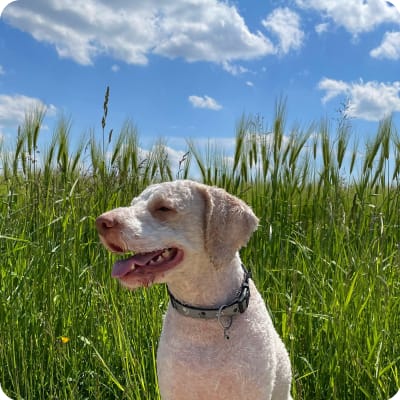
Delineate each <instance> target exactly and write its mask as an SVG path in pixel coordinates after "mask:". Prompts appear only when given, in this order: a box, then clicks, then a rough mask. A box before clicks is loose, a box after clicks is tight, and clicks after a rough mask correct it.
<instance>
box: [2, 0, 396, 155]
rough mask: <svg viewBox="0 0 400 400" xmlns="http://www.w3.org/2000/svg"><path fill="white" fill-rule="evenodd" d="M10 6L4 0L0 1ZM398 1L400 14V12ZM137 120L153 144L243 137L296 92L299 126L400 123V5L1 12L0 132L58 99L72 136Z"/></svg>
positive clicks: (156, 0) (118, 0)
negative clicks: (249, 120) (242, 128)
mask: <svg viewBox="0 0 400 400" xmlns="http://www.w3.org/2000/svg"><path fill="white" fill-rule="evenodd" d="M1 4H4V1H1V0H0V6H1ZM396 6H398V7H399V8H396ZM107 85H108V86H109V87H110V102H109V117H108V125H107V128H108V129H111V128H113V129H114V130H116V131H118V130H119V129H120V128H121V126H122V124H123V122H124V121H126V120H127V119H130V120H132V121H133V122H134V123H135V124H136V126H137V127H138V130H139V133H140V140H141V142H142V146H143V147H144V148H146V147H147V148H148V147H149V146H151V143H153V142H154V141H155V140H156V139H157V138H160V137H162V138H164V139H166V141H167V144H168V145H169V146H170V147H171V151H176V152H177V156H179V154H182V153H181V152H182V151H184V150H185V148H186V142H185V140H186V139H189V138H196V139H197V140H200V141H201V140H204V141H205V140H207V139H216V141H217V143H219V144H221V146H223V145H226V146H227V147H229V146H231V145H232V138H233V137H234V134H235V125H236V123H237V122H238V120H239V118H240V117H241V116H242V114H243V113H246V114H259V115H261V116H263V117H264V120H265V123H266V125H268V124H271V122H272V117H273V112H274V104H275V102H276V101H277V99H278V98H280V97H282V96H283V97H286V99H287V116H288V128H290V126H291V125H292V124H295V123H297V124H300V125H301V126H306V125H308V124H309V123H310V122H312V121H319V120H320V119H321V118H324V117H326V118H328V119H331V120H332V121H335V119H336V118H338V116H339V114H338V112H337V110H338V109H339V108H340V107H341V108H343V104H345V105H346V106H345V111H344V112H345V113H346V115H347V116H348V117H349V118H350V119H351V121H352V125H353V126H354V130H355V132H356V133H357V134H358V135H359V136H361V137H364V136H365V137H368V135H370V134H372V133H374V132H375V131H376V126H377V123H378V121H379V120H380V119H382V118H384V117H385V116H386V115H389V114H393V117H394V120H395V122H396V124H397V125H398V122H399V120H400V2H399V1H395V0H394V1H393V3H392V4H390V3H388V2H386V1H385V0H288V1H280V0H272V1H256V0H240V1H239V0H237V1H218V0H174V1H170V2H167V1H163V0H115V1H112V2H110V1H106V0H85V2H78V1H73V0H63V1H59V0H18V1H15V2H12V3H11V4H9V5H8V6H7V7H6V8H5V10H4V12H3V14H2V16H1V18H0V138H1V140H2V141H3V144H4V143H6V144H7V143H12V142H13V141H14V138H15V136H16V132H17V126H18V124H21V122H22V121H23V118H24V113H25V112H26V111H27V110H29V109H30V108H32V107H33V106H34V105H35V104H37V102H39V103H41V104H43V105H45V106H46V107H47V117H46V121H45V129H44V131H43V133H42V141H43V142H46V140H50V138H51V135H52V130H53V129H54V127H55V124H56V121H57V119H58V118H59V117H60V115H64V116H67V117H69V118H70V119H71V122H72V129H71V140H72V141H78V138H80V137H81V136H82V134H89V132H90V131H93V130H95V131H96V132H97V133H98V134H99V135H100V134H101V117H102V104H103V99H104V92H105V89H106V86H107Z"/></svg>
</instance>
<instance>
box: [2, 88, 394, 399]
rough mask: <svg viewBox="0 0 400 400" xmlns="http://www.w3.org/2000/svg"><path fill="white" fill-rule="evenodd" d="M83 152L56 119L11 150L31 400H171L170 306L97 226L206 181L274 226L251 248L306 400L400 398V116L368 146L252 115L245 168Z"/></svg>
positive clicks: (130, 138) (10, 242)
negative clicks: (159, 356)
mask: <svg viewBox="0 0 400 400" xmlns="http://www.w3.org/2000/svg"><path fill="white" fill-rule="evenodd" d="M103 111H104V115H103V119H102V121H101V130H100V131H99V134H98V135H97V136H96V135H95V134H94V133H91V134H90V135H88V137H87V138H86V139H83V140H82V142H81V143H80V144H79V145H78V146H76V144H75V145H74V146H72V144H71V139H70V137H71V124H70V122H69V120H68V119H66V118H63V117H60V119H59V120H58V122H57V124H56V126H55V127H54V135H53V139H52V141H51V142H50V143H49V144H48V145H47V146H44V148H39V146H38V142H39V137H40V135H41V132H42V128H43V127H42V125H43V118H44V110H40V109H37V110H33V111H32V112H30V113H28V114H27V115H26V119H25V122H24V123H23V124H22V125H21V127H20V129H19V130H18V135H17V137H16V139H15V143H13V144H12V145H9V144H6V143H4V142H3V144H2V147H1V148H0V157H1V159H0V165H1V170H0V254H1V258H2V260H1V262H0V383H1V385H2V387H3V389H4V391H5V392H6V393H7V394H8V395H9V396H10V397H11V398H13V399H16V400H17V399H18V400H20V399H21V400H22V399H24V400H31V399H32V400H42V399H43V400H49V399H59V400H64V399H77V400H83V399H131V400H138V399H151V400H156V399H159V394H158V391H157V382H156V367H155V359H156V348H157V340H158V337H159V334H160V329H161V319H162V315H163V313H164V310H165V308H166V305H167V302H168V298H167V295H166V290H165V288H164V287H162V286H157V287H152V288H150V289H139V290H137V291H135V292H129V291H127V290H125V289H122V288H121V287H119V285H118V283H117V282H115V281H114V280H113V279H112V278H111V277H110V271H111V265H112V263H113V262H114V260H115V259H116V257H115V256H113V255H110V254H109V253H108V252H107V251H106V250H105V249H104V248H103V246H102V245H101V244H100V243H99V240H98V237H97V233H96V231H95V227H94V220H95V218H96V216H98V215H99V214H100V213H102V212H103V211H105V210H107V209H111V208H113V207H116V206H121V205H127V204H128V203H129V202H130V201H131V199H132V197H133V196H135V195H137V194H138V193H140V192H141V191H142V190H143V189H144V188H145V187H146V186H147V185H149V184H150V183H154V182H159V181H165V180H171V179H176V178H179V179H182V178H188V177H193V176H194V177H195V179H197V180H199V181H202V182H204V183H207V184H212V185H218V186H221V187H224V188H226V189H227V190H228V191H229V192H231V193H233V194H235V195H237V196H239V197H241V198H243V199H244V200H245V201H247V202H248V203H249V204H251V206H252V207H253V209H254V211H255V213H256V214H257V215H258V216H259V218H260V227H259V229H258V231H257V232H256V233H255V234H254V235H253V237H252V239H251V242H250V243H249V245H248V246H247V247H246V248H245V249H243V250H242V252H241V253H242V258H243V260H244V262H245V264H246V265H247V266H248V267H249V268H250V269H251V270H252V272H253V276H254V279H255V281H256V283H257V285H258V287H259V289H260V291H261V293H262V295H263V296H264V298H265V300H266V302H267V304H268V307H269V309H270V312H271V314H272V317H273V320H274V323H275V326H276V328H277V330H278V332H279V333H280V335H281V336H282V338H283V340H284V342H285V343H286V346H287V348H288V350H289V353H290V357H291V362H292V366H293V374H294V377H293V387H292V393H293V396H294V398H295V399H298V400H300V399H314V400H318V399H324V400H326V399H338V400H347V399H357V400H359V399H373V400H384V399H385V400H386V399H388V398H389V397H390V396H393V395H394V393H395V392H396V391H397V388H399V387H400V252H399V251H400V248H399V246H400V213H399V207H400V189H399V179H400V138H399V136H398V132H397V130H396V127H395V126H394V124H393V122H392V120H391V119H390V118H388V119H386V120H384V121H382V122H381V124H380V126H379V128H378V129H377V132H376V134H375V135H374V137H373V139H371V140H370V141H369V142H368V143H367V144H366V145H357V141H355V140H353V139H354V136H353V135H354V133H353V131H352V128H351V121H348V120H347V119H346V118H342V119H341V120H339V121H337V122H335V123H329V122H327V121H322V122H318V123H312V124H310V125H309V126H308V127H306V128H300V127H293V128H288V127H287V126H286V124H285V118H286V114H285V106H284V102H278V104H277V106H276V110H275V116H274V117H273V118H272V120H271V121H270V122H269V124H267V123H266V122H265V120H264V119H263V118H260V117H259V116H243V117H242V118H240V119H239V121H238V123H237V127H236V146H235V152H234V154H233V156H232V157H226V156H225V155H224V153H223V152H222V151H221V150H219V149H218V148H217V147H212V146H209V147H208V148H205V149H204V148H201V147H200V146H197V145H196V143H195V142H194V141H191V142H188V151H187V153H186V154H185V156H183V157H182V159H181V160H180V162H179V164H178V165H171V161H170V160H169V158H168V152H167V149H166V145H165V144H163V141H162V140H160V141H159V142H157V143H156V144H155V146H154V147H153V149H152V150H151V151H149V152H146V153H144V152H143V151H142V150H141V148H140V137H139V134H138V132H137V129H136V127H135V126H134V125H133V124H132V123H129V122H127V123H126V124H124V125H123V126H122V127H121V128H120V130H119V132H116V131H115V130H112V129H110V128H109V127H108V126H107V113H108V92H107V95H106V98H105V102H104V109H103Z"/></svg>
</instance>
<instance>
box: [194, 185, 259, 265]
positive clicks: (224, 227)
mask: <svg viewBox="0 0 400 400" xmlns="http://www.w3.org/2000/svg"><path fill="white" fill-rule="evenodd" d="M200 191H201V193H202V195H203V197H204V200H205V211H204V243H205V249H206V251H207V252H208V253H209V255H210V259H211V262H212V263H213V264H214V265H215V267H217V268H218V267H220V266H222V265H225V264H227V263H229V262H230V261H231V260H232V259H233V257H234V256H235V254H236V252H237V251H238V250H239V249H240V248H241V247H243V246H245V245H246V244H247V242H248V241H249V239H250V236H251V235H252V233H253V232H254V231H255V230H256V229H257V226H258V218H257V217H256V216H255V215H254V213H253V211H252V210H251V208H250V207H249V206H248V205H247V204H246V203H245V202H243V201H242V200H240V199H238V198H237V197H235V196H232V195H231V194H229V193H227V192H226V191H225V190H223V189H219V188H216V187H210V186H203V185H202V186H201V187H200Z"/></svg>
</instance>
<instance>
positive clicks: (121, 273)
mask: <svg viewBox="0 0 400 400" xmlns="http://www.w3.org/2000/svg"><path fill="white" fill-rule="evenodd" d="M182 259H183V251H182V250H180V249H178V248H176V247H169V248H164V249H160V250H155V251H150V252H145V253H136V254H134V255H133V256H131V257H129V258H127V259H124V260H119V261H117V262H116V263H115V264H114V266H113V269H112V272H111V276H112V277H113V278H117V279H120V280H127V279H129V280H132V279H138V280H143V279H145V280H148V281H153V280H154V278H155V276H156V275H159V274H162V273H164V272H166V271H168V270H170V269H172V268H174V267H175V266H176V265H177V264H179V263H180V262H181V261H182Z"/></svg>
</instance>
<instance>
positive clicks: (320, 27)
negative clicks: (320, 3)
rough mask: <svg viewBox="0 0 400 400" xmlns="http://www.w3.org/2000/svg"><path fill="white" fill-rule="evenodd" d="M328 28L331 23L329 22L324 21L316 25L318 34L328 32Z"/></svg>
mask: <svg viewBox="0 0 400 400" xmlns="http://www.w3.org/2000/svg"><path fill="white" fill-rule="evenodd" d="M328 28H329V24H328V23H327V22H323V23H321V24H318V25H316V26H315V32H317V33H318V35H321V34H322V33H324V32H327V30H328Z"/></svg>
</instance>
